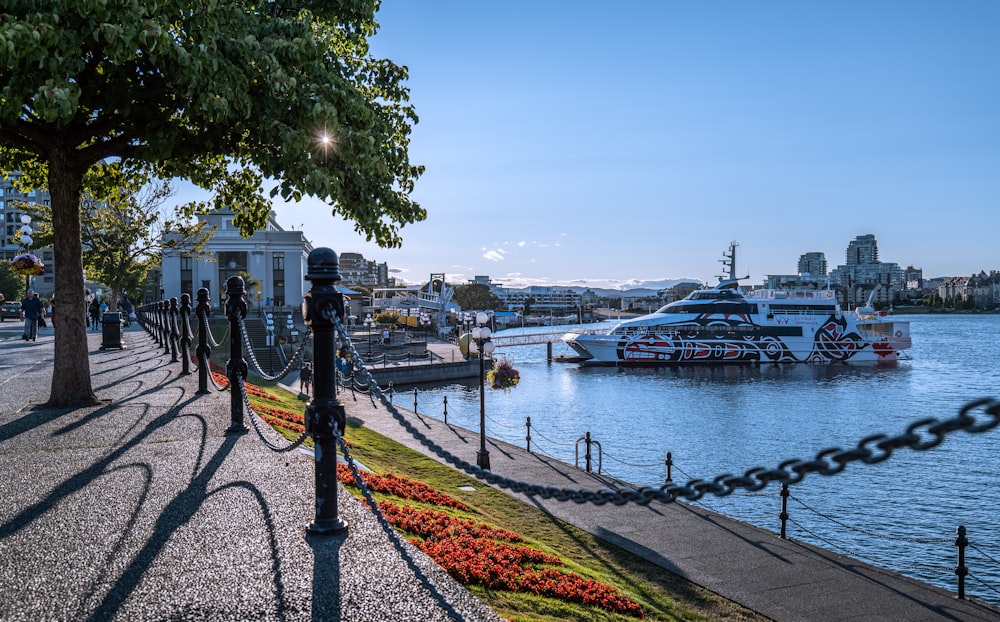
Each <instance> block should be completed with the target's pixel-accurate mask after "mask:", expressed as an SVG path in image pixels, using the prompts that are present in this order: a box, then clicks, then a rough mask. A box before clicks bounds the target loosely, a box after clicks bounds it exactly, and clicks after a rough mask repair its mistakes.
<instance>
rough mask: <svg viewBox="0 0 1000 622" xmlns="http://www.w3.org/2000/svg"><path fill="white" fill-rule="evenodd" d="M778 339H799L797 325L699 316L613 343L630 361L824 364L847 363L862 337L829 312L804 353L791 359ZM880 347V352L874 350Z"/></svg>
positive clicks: (620, 355) (859, 347)
mask: <svg viewBox="0 0 1000 622" xmlns="http://www.w3.org/2000/svg"><path fill="white" fill-rule="evenodd" d="M782 338H790V339H792V340H793V341H798V342H800V343H802V342H803V340H804V335H803V333H802V328H801V327H792V326H760V325H758V324H754V323H752V322H750V321H749V319H748V318H747V317H746V316H744V315H727V316H726V317H724V318H719V317H716V316H715V315H714V314H711V315H703V316H700V317H698V318H696V319H695V320H694V323H690V322H688V323H686V324H680V325H673V326H670V325H668V326H662V327H657V329H656V332H655V333H649V334H646V335H643V336H641V337H638V338H635V339H632V340H623V341H621V342H620V343H619V348H618V359H619V360H620V361H622V362H625V363H633V364H643V363H651V364H657V363H658V364H662V363H685V362H690V363H716V362H718V363H733V362H747V363H752V362H772V363H800V362H811V363H821V364H828V363H834V362H838V361H847V360H848V359H850V358H851V357H853V356H854V355H856V354H857V353H858V352H860V351H862V350H863V349H864V348H865V340H864V338H863V337H862V336H861V335H860V334H858V333H857V332H856V331H854V330H850V329H849V328H848V322H847V320H846V319H845V318H844V317H841V318H839V319H838V318H837V317H835V316H831V317H830V318H829V319H828V320H827V321H826V322H825V323H823V324H822V325H821V326H820V327H819V328H817V329H816V332H815V334H814V336H813V340H812V344H811V346H812V347H811V349H810V351H809V352H808V353H807V354H806V356H804V357H802V358H799V357H796V356H795V354H794V353H793V351H792V349H791V348H789V346H788V344H786V343H785V341H783V340H782ZM879 345H882V344H878V343H876V344H873V346H872V348H873V349H874V350H875V352H876V353H878V354H880V355H883V356H887V355H889V354H890V353H891V348H889V346H888V344H885V347H884V348H881V349H880V348H878V346H879ZM880 350H881V351H880Z"/></svg>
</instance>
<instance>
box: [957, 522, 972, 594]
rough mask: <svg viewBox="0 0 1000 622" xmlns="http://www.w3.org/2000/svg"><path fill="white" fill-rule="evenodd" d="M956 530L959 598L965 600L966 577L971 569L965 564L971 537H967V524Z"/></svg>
mask: <svg viewBox="0 0 1000 622" xmlns="http://www.w3.org/2000/svg"><path fill="white" fill-rule="evenodd" d="M956 532H957V536H956V537H955V546H957V547H958V565H957V566H955V576H957V577H958V598H959V599H961V600H965V577H966V576H967V575H968V574H969V569H968V568H967V567H966V565H965V547H967V546H968V545H969V539H968V538H966V537H965V526H963V525H959V526H958V529H956Z"/></svg>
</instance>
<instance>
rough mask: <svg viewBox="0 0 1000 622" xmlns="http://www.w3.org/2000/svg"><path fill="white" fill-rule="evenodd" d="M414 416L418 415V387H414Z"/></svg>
mask: <svg viewBox="0 0 1000 622" xmlns="http://www.w3.org/2000/svg"><path fill="white" fill-rule="evenodd" d="M413 414H414V415H415V414H417V387H413Z"/></svg>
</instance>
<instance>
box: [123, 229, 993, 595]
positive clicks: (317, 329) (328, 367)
mask: <svg viewBox="0 0 1000 622" xmlns="http://www.w3.org/2000/svg"><path fill="white" fill-rule="evenodd" d="M306 278H307V280H310V281H311V282H312V289H311V290H310V292H308V293H307V294H306V296H305V300H304V305H303V306H304V313H303V319H304V320H305V323H306V325H307V327H308V329H309V332H310V333H311V336H312V338H313V343H314V349H315V351H314V365H315V367H314V370H313V374H314V376H313V387H314V394H313V395H312V396H310V398H309V401H308V402H307V403H306V405H305V407H304V412H303V413H302V417H301V421H302V424H301V425H300V426H299V427H300V428H301V433H300V434H299V436H298V438H295V439H293V440H289V439H285V438H284V437H279V436H278V435H276V434H275V433H274V432H273V431H272V430H271V428H270V426H268V425H265V424H266V423H267V422H268V420H269V416H268V415H267V414H266V413H264V412H258V410H260V407H256V408H255V406H254V403H253V401H252V400H251V399H250V395H251V394H252V393H253V392H254V390H255V387H254V386H253V385H251V384H249V383H247V377H248V373H249V371H250V368H251V367H252V368H253V370H254V371H255V373H256V374H258V375H259V376H260V377H262V378H265V379H268V380H278V379H281V378H283V377H285V376H286V375H287V374H289V373H291V372H292V371H293V370H295V369H297V367H296V365H297V363H298V361H300V359H301V355H302V348H303V346H304V344H305V342H306V338H305V337H307V336H309V335H308V334H307V335H306V336H304V338H303V339H302V341H301V343H300V347H299V350H298V351H297V352H296V353H295V354H294V355H293V356H291V357H290V358H289V360H288V363H287V365H286V366H285V368H284V369H282V370H281V371H280V372H278V373H277V374H267V373H265V372H264V371H263V370H262V369H261V367H260V365H259V363H258V361H257V360H256V358H255V357H254V354H253V348H251V347H249V341H248V337H247V334H246V326H245V323H244V319H245V317H246V313H247V305H246V301H245V291H244V283H243V280H242V279H241V278H239V277H232V278H231V279H229V281H228V282H227V296H228V299H227V303H226V307H225V308H226V318H227V320H228V321H227V329H226V332H225V334H224V335H222V336H221V338H219V339H217V338H216V337H215V335H213V333H212V329H211V326H210V325H209V322H208V313H209V310H208V308H207V307H208V300H210V296H209V292H208V291H207V290H206V289H202V290H199V291H198V293H197V299H198V304H197V307H196V309H194V313H195V315H196V318H197V319H196V325H197V326H198V337H197V338H198V343H197V346H196V348H195V353H194V355H193V356H192V355H191V353H190V346H191V343H192V337H193V336H192V331H191V328H190V327H191V323H190V315H191V313H192V309H191V305H190V304H189V303H188V304H185V302H184V296H183V295H182V296H181V300H180V304H178V301H177V299H176V298H175V299H172V300H171V301H161V302H156V303H152V304H150V305H145V306H143V307H140V308H138V309H137V316H138V318H139V321H140V324H141V325H142V326H143V327H144V328H145V330H146V331H147V332H148V333H149V334H150V336H151V337H152V339H154V340H155V341H156V343H157V345H158V346H160V347H162V348H163V350H164V354H169V355H170V356H171V362H175V361H180V363H181V373H185V371H188V370H189V365H190V364H194V365H195V366H196V371H197V372H198V378H199V380H198V384H199V392H200V393H207V392H208V385H209V384H211V385H213V386H214V388H215V389H216V390H219V391H229V393H230V424H229V426H228V427H227V428H226V430H225V432H226V433H227V434H242V433H245V432H247V431H248V430H249V428H248V427H247V426H246V424H245V421H246V419H249V420H250V422H251V424H252V426H253V428H254V430H255V431H256V433H257V436H258V437H259V438H260V440H261V441H262V442H263V443H264V444H265V445H266V446H267V447H269V448H270V449H272V450H274V451H281V452H285V451H291V450H293V449H295V448H297V447H299V446H301V445H302V444H303V443H305V441H306V440H311V442H312V444H313V446H314V447H315V448H316V451H315V456H316V469H315V488H316V515H315V520H314V521H313V522H311V523H310V524H309V525H308V527H307V528H308V530H309V531H310V532H311V533H314V534H328V533H338V532H341V531H343V530H345V529H347V526H346V524H344V523H343V521H342V520H341V519H340V517H339V516H338V510H337V501H336V500H337V494H336V485H337V466H336V454H337V453H338V451H339V453H341V454H342V455H344V457H345V459H346V461H347V463H348V464H349V465H350V468H351V469H352V473H353V477H354V479H355V480H356V481H357V482H358V483H359V486H361V489H362V492H363V494H365V495H370V492H369V491H367V489H366V488H365V486H364V484H363V481H362V478H361V475H360V473H359V472H358V471H357V467H356V465H355V463H354V461H353V459H352V457H351V454H350V450H349V446H348V445H347V443H346V442H345V440H344V438H343V435H344V431H345V423H346V412H345V409H344V407H343V405H342V404H341V403H340V402H339V401H338V399H337V389H338V386H343V385H341V383H347V382H349V383H350V384H349V389H350V390H351V391H359V390H363V391H365V392H367V393H368V394H369V395H370V397H371V399H373V400H378V401H379V402H381V404H382V406H384V407H385V409H386V411H387V412H389V413H390V414H391V415H392V417H393V419H394V420H395V421H396V422H397V423H398V424H399V425H400V426H401V427H403V428H404V429H405V430H406V431H407V432H408V433H409V434H410V435H411V436H413V437H414V438H415V439H416V440H417V441H418V442H419V443H420V444H421V445H423V446H424V447H425V448H426V449H427V450H428V451H429V452H431V453H433V454H435V455H437V456H438V457H439V458H441V459H442V460H443V461H445V462H447V463H448V464H451V465H453V466H454V467H455V468H457V469H459V470H461V471H463V472H465V473H468V474H469V475H472V476H474V477H476V478H479V479H481V480H483V481H485V482H487V483H489V484H492V485H495V486H497V487H500V488H503V489H506V490H509V491H511V492H517V493H521V494H525V495H529V496H537V497H540V498H544V499H557V500H560V501H573V502H575V503H593V504H597V505H601V504H605V503H612V504H616V505H621V504H626V503H636V504H647V503H649V502H651V501H659V502H663V503H671V502H675V501H686V502H692V503H704V502H705V501H706V500H707V499H709V498H723V497H729V496H731V495H748V496H757V497H765V496H780V498H781V507H780V512H779V513H778V514H777V517H778V518H779V520H780V531H781V535H782V537H786V534H785V531H786V526H787V524H789V523H791V524H793V525H796V526H797V527H799V528H800V529H802V530H803V531H804V532H807V533H809V531H808V529H807V528H805V527H802V526H801V525H800V523H799V522H797V519H796V517H795V516H794V515H793V514H792V513H791V512H790V511H789V508H788V503H787V502H788V500H789V499H791V500H792V501H795V502H797V503H798V504H799V506H801V509H802V510H803V511H805V512H811V513H813V514H821V513H819V512H817V511H816V510H815V509H813V508H812V507H810V506H809V505H808V504H807V503H805V502H804V501H803V500H802V499H799V498H798V497H796V496H794V495H792V494H791V493H790V489H791V487H792V486H796V485H798V484H800V483H801V482H803V480H805V479H806V478H807V477H808V476H809V475H813V474H818V475H825V476H834V475H837V474H839V473H841V472H843V470H844V469H845V468H846V467H847V466H848V465H849V464H851V463H861V464H865V465H873V464H877V463H880V462H883V461H885V460H888V459H890V458H891V457H892V456H893V454H894V452H896V451H898V450H900V449H904V448H905V449H912V450H915V451H925V450H929V449H932V448H934V447H936V446H938V445H939V444H941V443H942V442H943V441H944V440H945V439H946V438H947V437H948V436H949V435H951V434H954V433H956V432H959V431H964V432H967V433H971V434H980V433H984V432H987V431H989V430H992V429H993V428H995V427H996V426H997V425H998V424H1000V401H998V400H995V399H989V398H988V399H980V400H975V401H972V402H969V403H967V404H965V405H964V406H963V407H962V408H961V409H960V410H959V412H958V413H957V414H956V415H955V416H953V417H949V418H945V419H937V418H924V419H919V420H917V421H914V422H912V423H911V424H910V425H909V426H907V427H906V429H905V430H904V431H902V432H900V433H898V434H896V435H895V436H890V435H886V434H877V435H871V436H866V437H864V438H862V439H860V440H859V441H858V443H857V445H856V446H854V447H850V448H848V449H842V448H830V449H824V450H822V451H819V452H818V453H817V454H816V455H815V456H814V457H812V458H807V459H798V458H794V459H790V460H785V461H782V462H780V463H779V464H777V466H774V467H769V468H768V467H759V466H757V467H752V468H749V469H747V470H746V471H744V472H743V474H742V475H733V474H729V473H726V474H721V475H717V476H715V477H712V478H709V479H703V478H697V477H690V476H689V475H688V474H686V473H684V472H683V467H682V466H680V465H679V464H678V463H677V461H676V458H675V457H674V456H672V455H671V453H669V452H667V453H666V459H665V460H659V459H657V460H656V461H651V462H650V463H649V465H648V466H651V467H656V468H661V465H662V467H663V468H665V477H664V478H663V479H662V480H661V482H660V483H658V484H656V485H642V486H635V485H630V484H627V483H625V482H619V483H620V484H621V485H617V486H615V487H609V488H606V489H602V490H587V489H578V488H561V487H555V486H548V485H542V484H537V483H532V482H521V481H516V480H512V479H510V478H507V477H504V476H502V475H499V474H497V473H494V472H492V471H490V470H489V469H484V468H482V467H480V466H478V465H475V464H472V463H470V462H467V461H466V460H465V459H463V458H461V457H459V456H455V455H453V454H451V453H449V452H448V451H446V450H445V449H444V448H442V447H440V446H439V445H437V444H436V443H435V442H434V441H433V440H432V439H430V438H429V437H428V436H427V435H426V434H424V433H423V432H422V431H421V429H420V427H418V426H417V425H415V424H414V423H413V422H412V421H411V420H410V416H409V415H408V414H407V413H405V412H403V411H402V410H401V409H400V408H398V407H397V406H395V405H393V403H392V391H391V387H390V389H389V391H388V392H387V391H385V390H383V389H382V388H381V387H379V385H378V383H377V382H376V381H375V380H374V378H373V376H372V375H371V372H370V371H369V369H368V368H369V366H370V365H371V362H370V361H366V360H364V359H362V358H361V356H360V355H359V353H358V350H357V348H356V347H355V345H354V344H353V343H352V341H351V339H350V335H349V334H348V332H347V330H346V328H345V325H344V321H345V307H344V300H343V296H342V295H341V294H340V293H339V292H338V291H337V290H336V287H335V283H336V282H337V281H338V280H339V279H340V274H339V268H338V261H337V256H336V254H335V253H334V252H333V251H332V250H330V249H325V248H319V249H316V250H315V251H313V252H312V253H311V254H310V256H309V261H308V272H307V276H306ZM226 346H228V351H229V358H228V361H227V363H226V366H225V369H224V372H225V373H224V374H222V373H221V371H222V370H221V368H219V369H216V370H213V363H212V362H211V349H212V348H221V347H226ZM248 358H249V361H248V360H247V359H248ZM338 362H346V364H347V367H349V369H350V375H346V374H345V373H344V370H343V369H342V367H343V363H340V364H338ZM418 397H419V394H418V391H417V390H414V392H413V399H414V401H413V412H414V413H415V412H417V411H418V409H420V410H421V411H422V412H427V411H428V409H429V408H430V407H431V406H432V405H428V404H423V405H421V404H419V403H418ZM443 407H444V408H443V415H442V416H443V417H444V420H445V421H447V420H448V417H449V416H450V417H451V418H452V419H453V420H454V419H456V418H458V419H461V418H462V417H464V416H468V415H467V414H463V413H457V412H455V410H454V408H453V409H452V411H451V413H450V414H449V412H448V407H447V401H446V400H445V402H444V405H443ZM479 416H482V413H480V414H479ZM271 419H273V418H271ZM493 424H494V427H495V428H499V429H500V434H495V436H496V437H497V438H499V439H500V440H503V438H502V436H503V429H504V424H501V423H499V422H496V421H493ZM294 425H298V424H294ZM282 427H286V429H292V428H290V427H288V426H287V425H285V424H282ZM518 427H519V426H509V425H508V428H509V429H516V428H518ZM473 428H474V426H470V429H473ZM524 430H525V432H524V434H525V436H524V437H523V438H524V442H525V445H526V448H527V450H528V451H530V452H539V451H540V449H541V447H540V446H539V443H538V439H542V440H543V441H544V442H547V443H549V444H550V445H551V446H553V448H554V449H549V450H548V451H552V452H553V454H555V455H554V456H553V457H555V458H557V459H563V458H561V457H560V456H559V454H560V453H561V450H560V446H562V447H574V448H577V449H576V451H577V452H578V449H579V447H580V443H581V441H582V442H584V443H585V444H586V454H587V460H586V466H585V468H586V470H588V471H591V470H592V468H593V461H592V460H591V457H592V454H591V449H592V447H595V446H596V447H600V443H599V441H598V440H597V439H595V438H592V437H591V435H590V432H589V431H587V432H586V433H585V434H584V436H582V437H580V438H579V439H577V440H576V442H572V441H558V440H553V439H551V438H549V437H548V436H546V434H545V433H544V432H542V431H540V430H539V429H538V425H537V422H536V423H535V424H534V426H533V425H532V422H531V420H530V419H527V420H526V422H525V426H524ZM532 440H534V441H535V445H534V446H532ZM515 442H517V443H520V438H518V439H517V440H516V441H515ZM599 456H600V458H599V460H598V461H597V470H598V472H600V471H601V470H602V468H603V458H604V457H607V458H609V459H610V460H612V461H615V459H614V457H613V456H610V455H608V454H607V453H606V452H604V451H603V450H599ZM564 461H565V462H569V461H568V460H564ZM618 462H621V461H618ZM621 464H628V463H624V462H621ZM629 466H646V465H629ZM674 470H676V471H677V472H679V473H681V474H682V475H684V476H686V477H688V481H687V482H686V483H684V484H679V483H677V482H675V481H673V473H672V471H674ZM771 484H775V485H776V486H777V487H778V488H780V490H778V491H774V492H768V491H767V489H768V488H769V487H770V485H771ZM371 510H372V511H373V512H374V513H376V514H377V515H378V516H379V519H380V522H383V523H384V524H387V523H385V518H384V517H383V516H381V513H380V510H379V509H378V507H377V505H375V504H372V505H371ZM824 518H826V519H829V520H833V521H836V522H837V523H838V524H839V525H840V526H841V527H842V528H848V525H847V524H846V523H844V522H841V521H839V520H837V519H835V518H833V517H830V516H826V517H824ZM956 532H957V536H956V537H955V539H954V540H953V542H954V544H955V546H956V547H958V560H959V561H958V563H957V565H956V566H954V567H953V568H952V569H951V571H952V572H954V573H955V575H956V577H958V579H959V581H958V594H959V597H960V598H964V597H965V578H966V577H972V578H973V579H978V577H977V575H976V574H975V573H973V572H972V570H971V566H972V563H971V562H970V560H969V558H968V556H967V554H968V552H969V550H970V549H971V550H972V551H976V552H978V553H980V554H981V555H982V558H981V559H979V560H977V562H983V563H985V562H989V563H992V564H996V565H1000V563H998V562H997V560H996V559H994V558H993V557H990V556H989V555H988V554H987V553H985V552H982V551H981V550H980V548H978V547H977V545H976V544H975V543H974V538H970V537H969V534H968V533H967V532H966V530H965V529H964V527H959V528H958V529H957V530H956ZM814 535H815V534H814ZM817 537H819V536H817ZM879 537H882V536H881V535H880V536H879ZM820 539H821V540H823V538H822V537H820ZM823 541H824V542H825V540H823ZM942 541H943V539H942ZM949 541H952V540H951V539H950V538H949ZM984 560H985V561H984ZM979 582H980V584H982V585H983V586H984V587H986V588H987V589H990V590H993V591H996V592H997V593H1000V590H998V589H997V588H996V587H994V586H992V585H990V584H989V583H987V582H986V581H982V580H980V581H979Z"/></svg>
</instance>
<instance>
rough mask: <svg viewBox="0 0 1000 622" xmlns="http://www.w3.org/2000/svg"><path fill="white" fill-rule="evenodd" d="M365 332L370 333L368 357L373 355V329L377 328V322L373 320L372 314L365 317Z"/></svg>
mask: <svg viewBox="0 0 1000 622" xmlns="http://www.w3.org/2000/svg"><path fill="white" fill-rule="evenodd" d="M364 325H365V332H367V333H368V356H371V355H372V327H373V326H375V320H373V319H372V314H371V313H369V314H368V315H367V316H366V317H365V321H364Z"/></svg>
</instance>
